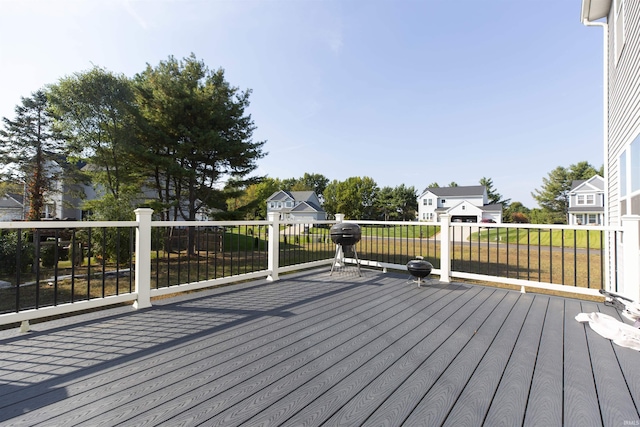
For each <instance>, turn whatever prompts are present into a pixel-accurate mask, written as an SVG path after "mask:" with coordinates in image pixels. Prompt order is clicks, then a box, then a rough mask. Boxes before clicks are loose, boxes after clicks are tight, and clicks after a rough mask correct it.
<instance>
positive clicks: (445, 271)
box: [439, 214, 451, 283]
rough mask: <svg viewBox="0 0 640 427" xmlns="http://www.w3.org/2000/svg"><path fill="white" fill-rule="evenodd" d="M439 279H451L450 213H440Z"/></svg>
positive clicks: (445, 280) (442, 280) (444, 280)
mask: <svg viewBox="0 0 640 427" xmlns="http://www.w3.org/2000/svg"><path fill="white" fill-rule="evenodd" d="M439 218H440V281H441V282H446V283H449V282H450V281H451V215H449V214H442V215H440V217H439Z"/></svg>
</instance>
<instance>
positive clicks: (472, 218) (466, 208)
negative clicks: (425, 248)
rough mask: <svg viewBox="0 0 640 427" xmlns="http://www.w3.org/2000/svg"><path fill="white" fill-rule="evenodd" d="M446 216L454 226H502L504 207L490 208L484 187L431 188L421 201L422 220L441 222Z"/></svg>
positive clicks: (491, 205) (423, 193) (499, 205)
mask: <svg viewBox="0 0 640 427" xmlns="http://www.w3.org/2000/svg"><path fill="white" fill-rule="evenodd" d="M444 213H446V214H449V215H450V216H451V221H454V222H482V221H485V222H487V221H488V222H492V221H493V222H496V223H501V222H502V205H501V204H489V199H488V197H487V189H486V188H485V186H484V185H472V186H464V187H461V186H459V187H436V188H427V189H426V190H424V191H423V192H422V194H421V195H420V196H419V197H418V220H420V221H431V222H438V221H439V220H440V215H442V214H444Z"/></svg>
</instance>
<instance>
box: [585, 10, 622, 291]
mask: <svg viewBox="0 0 640 427" xmlns="http://www.w3.org/2000/svg"><path fill="white" fill-rule="evenodd" d="M582 24H583V25H585V26H587V27H602V76H603V77H602V101H603V104H604V105H603V108H602V126H603V131H602V133H603V140H604V144H603V145H604V177H603V178H604V188H605V191H606V192H605V198H604V214H605V223H606V224H605V225H611V221H610V215H609V25H608V23H607V21H604V22H592V21H588V20H587V19H586V18H585V19H583V21H582ZM618 224H620V218H618ZM607 243H609V244H605V247H604V256H605V259H606V260H608V261H610V256H609V255H610V252H609V248H610V246H611V241H610V238H608V239H607ZM613 243H614V244H615V243H616V242H615V241H614V242H613ZM604 266H605V275H604V277H605V281H606V283H605V288H606V289H609V290H612V289H613V288H614V287H615V285H613V284H612V280H611V279H612V278H611V276H610V267H611V263H610V262H605V263H604ZM613 283H615V282H613Z"/></svg>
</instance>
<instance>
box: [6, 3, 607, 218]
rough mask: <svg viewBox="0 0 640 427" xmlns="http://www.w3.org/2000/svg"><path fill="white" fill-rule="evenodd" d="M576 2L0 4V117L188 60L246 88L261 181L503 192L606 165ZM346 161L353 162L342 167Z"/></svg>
mask: <svg viewBox="0 0 640 427" xmlns="http://www.w3.org/2000/svg"><path fill="white" fill-rule="evenodd" d="M580 5H581V1H580V0H483V1H479V0H458V1H450V0H422V1H418V0H342V1H332V0H326V1H325V0H259V1H254V0H228V1H226V0H198V1H193V0H129V1H127V0H102V1H101V0H91V1H89V0H87V1H79V0H75V1H71V0H38V1H36V0H0V64H2V67H0V117H10V118H13V117H14V114H13V109H14V107H15V105H16V104H18V103H19V102H20V97H21V96H29V95H30V94H31V93H32V92H34V91H35V90H37V89H39V88H41V87H43V86H45V85H47V84H50V83H55V82H57V81H58V79H60V78H61V77H63V76H66V75H70V74H73V73H75V72H79V71H84V70H87V69H89V68H91V67H92V66H93V65H98V66H101V67H104V68H107V69H109V70H111V71H113V72H116V73H122V74H125V75H127V76H133V75H135V74H136V73H138V72H141V71H142V70H143V69H144V68H145V66H146V64H147V63H148V64H151V65H152V66H155V65H157V64H158V62H159V61H161V60H165V59H166V58H167V57H168V56H169V55H173V56H175V57H176V58H179V59H180V58H184V57H186V56H188V55H189V54H190V53H192V52H193V53H194V54H195V55H196V56H197V57H198V58H199V59H201V60H203V61H204V62H205V63H206V64H207V65H208V66H209V67H210V68H211V69H217V68H223V69H224V70H225V75H226V78H227V80H228V81H229V82H230V83H231V84H232V85H233V86H238V87H239V88H241V89H251V90H252V91H253V93H252V95H251V98H250V99H251V106H250V108H249V113H250V114H251V115H252V118H253V120H254V122H255V125H256V126H257V130H256V132H255V133H254V139H255V140H258V141H260V140H266V141H267V142H266V144H265V146H264V149H265V151H267V152H268V155H267V156H266V157H265V158H264V159H261V160H260V161H259V169H258V170H257V172H256V174H259V175H268V176H270V177H273V178H282V179H284V178H292V177H296V178H297V177H301V176H302V175H304V173H305V172H308V173H320V174H323V175H325V176H326V177H327V178H329V179H330V180H333V179H337V180H340V181H342V180H345V179H346V178H348V177H351V176H369V177H371V178H373V179H374V180H375V181H376V182H377V184H378V185H379V186H380V187H384V186H391V187H395V186H398V185H400V184H405V185H407V186H413V187H415V188H416V189H417V190H418V192H419V193H420V192H421V191H422V190H423V189H424V188H425V187H426V186H428V185H429V184H431V183H432V182H438V183H439V184H440V185H441V186H444V185H447V184H449V183H450V182H452V181H455V182H457V183H458V184H459V185H476V184H478V181H479V180H480V179H481V178H482V177H488V178H491V179H492V180H493V182H494V185H495V189H496V190H497V191H498V192H500V193H501V194H502V195H503V196H504V197H505V198H510V199H512V201H521V202H522V203H524V204H525V206H527V207H537V205H536V203H535V201H534V200H533V198H532V197H531V192H532V191H534V189H536V188H540V187H541V186H542V179H543V177H546V176H547V174H548V173H549V172H550V171H551V170H552V169H554V168H555V167H557V166H565V167H568V166H569V165H571V164H574V163H577V162H579V161H583V160H586V161H588V162H589V163H591V164H593V165H594V166H596V167H600V166H601V165H602V163H603V148H602V147H603V142H602V138H603V137H602V29H600V28H589V27H585V26H583V25H582V24H581V22H580ZM345 158H355V159H356V161H355V164H350V163H347V162H345V161H344V160H343V159H345Z"/></svg>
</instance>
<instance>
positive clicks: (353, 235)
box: [329, 222, 362, 276]
mask: <svg viewBox="0 0 640 427" xmlns="http://www.w3.org/2000/svg"><path fill="white" fill-rule="evenodd" d="M329 234H330V235H331V240H332V241H333V243H335V244H336V255H335V257H333V264H331V272H330V273H329V275H332V274H333V269H334V268H335V266H336V265H340V266H342V265H344V257H345V256H346V254H349V256H350V255H351V254H353V258H355V260H356V267H357V268H358V275H359V276H362V272H361V271H360V259H359V258H358V252H357V251H356V246H355V245H356V243H358V242H359V241H360V239H361V238H362V230H361V229H360V226H359V225H358V224H351V223H348V222H339V223H337V224H335V225H334V226H332V227H331V230H330V231H329Z"/></svg>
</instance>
